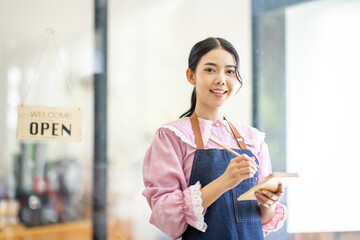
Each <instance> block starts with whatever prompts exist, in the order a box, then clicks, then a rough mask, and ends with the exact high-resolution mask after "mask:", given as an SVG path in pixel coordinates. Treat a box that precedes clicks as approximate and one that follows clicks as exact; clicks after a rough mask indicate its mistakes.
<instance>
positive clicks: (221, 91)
mask: <svg viewBox="0 0 360 240" xmlns="http://www.w3.org/2000/svg"><path fill="white" fill-rule="evenodd" d="M210 92H212V93H215V94H225V93H227V91H226V90H223V89H213V90H210Z"/></svg>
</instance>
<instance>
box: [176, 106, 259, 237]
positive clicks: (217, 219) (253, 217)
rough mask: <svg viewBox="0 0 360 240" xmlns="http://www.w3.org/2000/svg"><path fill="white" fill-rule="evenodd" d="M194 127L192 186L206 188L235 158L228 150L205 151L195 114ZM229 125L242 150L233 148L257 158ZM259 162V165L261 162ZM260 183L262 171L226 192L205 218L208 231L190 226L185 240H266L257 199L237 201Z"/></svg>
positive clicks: (212, 205) (192, 121) (210, 207)
mask: <svg viewBox="0 0 360 240" xmlns="http://www.w3.org/2000/svg"><path fill="white" fill-rule="evenodd" d="M190 120H191V125H192V128H193V131H194V135H195V143H196V148H197V150H196V152H195V155H194V162H193V165H192V170H191V175H190V182H189V186H191V185H194V184H195V183H196V182H197V181H200V183H201V185H202V186H206V185H207V184H209V183H210V182H212V181H213V180H214V179H216V178H218V177H220V176H221V175H222V174H223V173H224V172H225V170H226V168H227V166H228V164H229V162H230V160H231V159H232V158H234V155H233V154H232V153H229V152H228V151H226V150H225V149H204V144H203V141H202V137H201V131H200V126H199V121H198V118H197V116H196V114H195V113H194V114H193V115H192V116H191V117H190ZM228 123H229V126H230V128H231V131H232V132H233V134H234V136H235V139H236V140H237V142H238V145H239V147H240V148H241V149H233V150H234V151H236V152H238V153H239V154H247V155H248V156H250V157H255V156H254V154H253V153H252V152H251V151H250V150H248V149H247V148H246V145H245V143H244V141H243V139H242V137H241V136H240V134H239V132H238V131H237V130H236V128H235V127H234V126H233V125H232V124H231V123H230V122H228ZM255 159H256V160H255V161H256V163H257V164H259V161H258V159H257V158H256V157H255ZM257 182H258V171H257V172H256V174H255V175H254V176H253V177H252V178H249V179H245V180H243V181H242V182H241V183H240V184H238V185H237V186H236V187H235V188H233V189H231V190H229V191H227V192H225V193H224V194H223V195H221V196H220V197H219V198H218V199H217V200H216V201H215V202H214V203H213V204H211V205H210V206H209V207H208V208H207V210H206V214H205V215H204V221H205V223H206V224H207V226H208V227H207V229H206V231H205V232H201V231H199V230H197V229H195V228H193V227H192V226H190V225H188V227H187V229H186V231H185V232H184V234H183V235H182V239H183V240H187V239H196V240H202V239H204V240H217V239H226V240H228V239H229V240H231V239H240V240H263V239H264V235H263V230H262V226H261V219H260V213H259V208H258V203H257V201H256V200H250V201H237V197H238V196H239V195H240V194H242V193H244V192H246V191H248V190H249V189H250V188H252V187H253V186H255V185H256V184H257Z"/></svg>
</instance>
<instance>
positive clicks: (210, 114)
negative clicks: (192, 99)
mask: <svg viewBox="0 0 360 240" xmlns="http://www.w3.org/2000/svg"><path fill="white" fill-rule="evenodd" d="M195 113H196V115H197V116H198V117H199V118H203V119H206V120H223V119H224V115H223V114H222V109H221V108H216V109H212V110H211V111H209V110H208V109H206V110H204V109H203V108H199V107H198V106H196V107H195Z"/></svg>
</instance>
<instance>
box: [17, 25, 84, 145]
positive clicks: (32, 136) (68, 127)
mask: <svg viewBox="0 0 360 240" xmlns="http://www.w3.org/2000/svg"><path fill="white" fill-rule="evenodd" d="M47 32H48V33H49V34H48V36H47V39H46V41H45V43H44V46H43V48H42V51H41V54H40V58H39V60H38V62H37V65H36V68H35V72H34V75H33V78H32V80H31V82H30V84H29V87H28V89H27V91H26V93H25V97H24V101H23V102H22V104H21V105H19V106H18V125H17V138H18V139H19V140H35V141H64V142H76V141H81V128H82V122H81V119H82V112H81V109H80V108H78V107H77V105H76V102H75V99H74V96H73V94H72V92H71V88H70V84H69V80H68V78H67V75H66V72H65V68H64V66H63V64H62V62H61V58H60V55H59V50H58V47H57V44H56V41H55V38H54V31H53V30H52V29H47ZM50 39H51V40H52V42H53V43H54V46H55V49H56V54H57V57H58V59H59V62H60V65H61V68H62V71H63V74H64V77H65V80H66V84H67V87H68V89H69V91H70V94H71V97H72V99H73V102H74V106H75V107H74V108H60V107H44V106H29V105H24V103H25V100H26V98H27V95H28V93H29V91H30V89H31V86H32V84H33V82H34V79H35V76H36V74H37V72H38V68H39V65H40V62H41V59H42V56H43V54H44V52H45V49H46V46H47V45H48V42H49V40H50Z"/></svg>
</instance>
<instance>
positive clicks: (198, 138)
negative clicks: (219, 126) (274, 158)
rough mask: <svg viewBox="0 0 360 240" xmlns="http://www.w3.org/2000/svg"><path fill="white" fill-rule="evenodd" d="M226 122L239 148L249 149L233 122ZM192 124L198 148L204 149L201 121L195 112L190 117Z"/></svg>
mask: <svg viewBox="0 0 360 240" xmlns="http://www.w3.org/2000/svg"><path fill="white" fill-rule="evenodd" d="M224 119H225V117H224ZM225 120H226V119H225ZM226 121H227V122H228V124H229V126H230V129H231V132H232V133H233V135H234V137H235V140H236V142H237V143H238V145H239V147H240V148H241V149H247V147H246V144H245V142H244V139H243V138H242V137H241V135H240V133H239V132H238V130H237V129H236V128H235V127H234V125H233V124H232V123H231V122H229V121H228V120H226ZM190 122H191V127H192V129H193V132H194V136H195V144H196V148H197V149H204V143H203V139H202V135H201V130H200V124H199V119H198V116H197V115H196V113H195V112H194V113H193V114H192V115H191V116H190Z"/></svg>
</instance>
